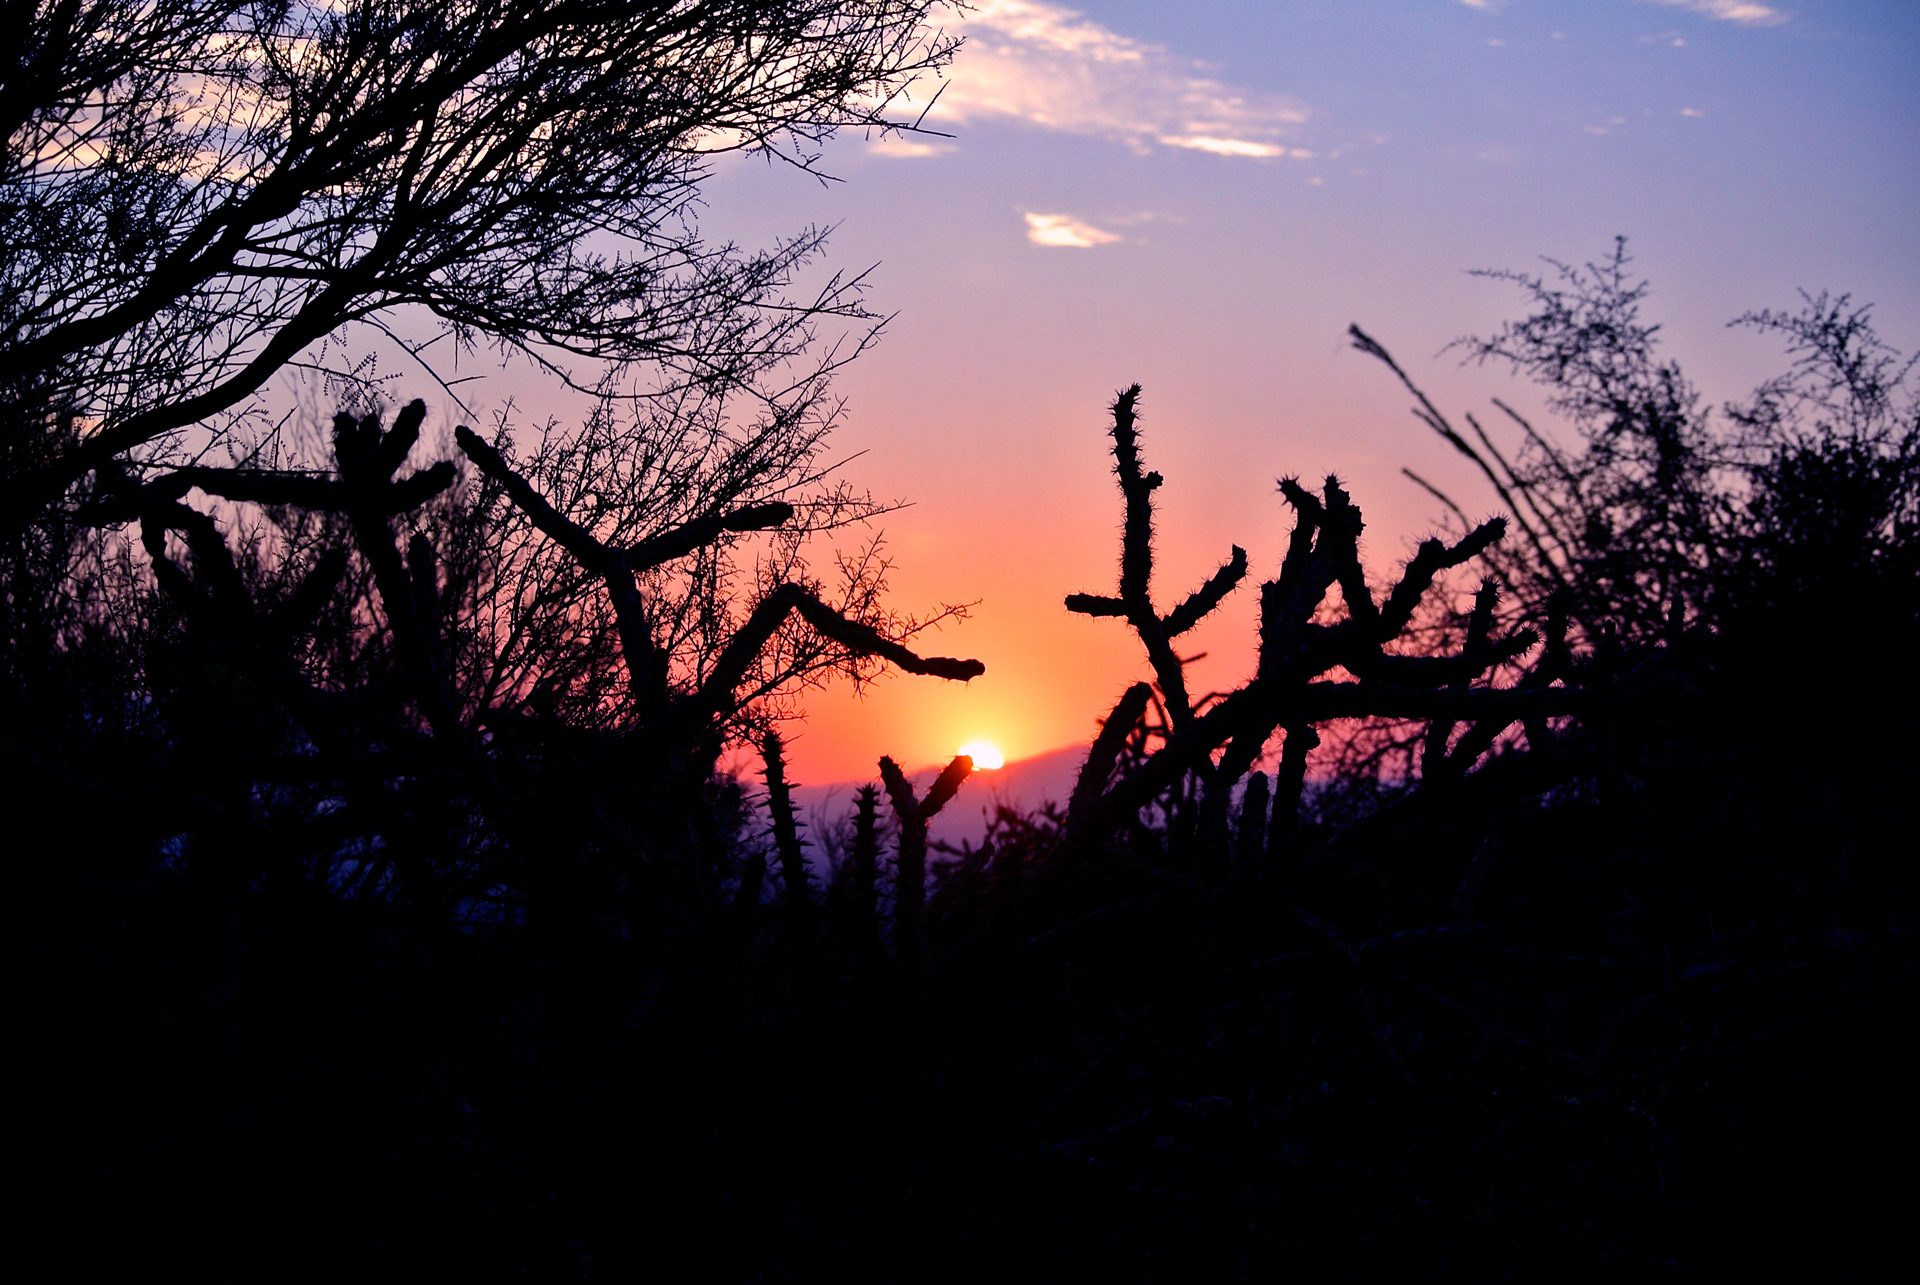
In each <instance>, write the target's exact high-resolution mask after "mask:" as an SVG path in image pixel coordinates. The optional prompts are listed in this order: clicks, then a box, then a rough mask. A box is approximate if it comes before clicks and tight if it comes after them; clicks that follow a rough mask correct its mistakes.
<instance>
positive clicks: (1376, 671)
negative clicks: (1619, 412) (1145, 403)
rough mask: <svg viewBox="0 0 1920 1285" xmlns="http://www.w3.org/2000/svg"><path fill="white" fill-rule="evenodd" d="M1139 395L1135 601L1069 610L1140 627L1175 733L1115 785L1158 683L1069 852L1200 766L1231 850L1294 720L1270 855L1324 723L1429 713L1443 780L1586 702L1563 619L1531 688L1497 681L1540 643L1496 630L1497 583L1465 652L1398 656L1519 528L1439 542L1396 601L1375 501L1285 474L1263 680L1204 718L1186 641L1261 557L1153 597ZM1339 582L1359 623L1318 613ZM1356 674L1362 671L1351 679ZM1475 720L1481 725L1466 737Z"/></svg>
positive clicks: (1129, 563) (1286, 833) (1097, 775)
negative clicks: (1190, 589)
mask: <svg viewBox="0 0 1920 1285" xmlns="http://www.w3.org/2000/svg"><path fill="white" fill-rule="evenodd" d="M1139 392H1140V389H1139V386H1138V385H1135V386H1134V387H1132V388H1129V389H1127V390H1126V391H1125V392H1123V393H1121V394H1120V395H1119V397H1118V398H1117V399H1116V400H1115V402H1114V405H1113V419H1114V426H1113V452H1114V459H1115V467H1116V472H1117V473H1118V475H1119V479H1120V490H1121V495H1122V497H1123V500H1124V503H1125V507H1126V517H1125V523H1124V527H1123V535H1122V538H1121V573H1120V592H1119V595H1118V596H1116V597H1101V596H1096V595H1091V594H1073V595H1070V596H1069V597H1068V598H1067V600H1066V606H1067V609H1068V610H1069V611H1074V612H1078V613H1080V614H1082V615H1089V616H1111V617H1118V618H1122V619H1124V620H1126V622H1127V623H1128V625H1130V626H1131V627H1132V628H1133V630H1134V632H1135V633H1136V634H1137V635H1138V636H1139V638H1140V642H1141V646H1142V647H1143V649H1144V650H1145V651H1146V654H1147V660H1148V663H1149V665H1150V666H1151V667H1152V669H1153V672H1154V677H1155V680H1156V682H1157V684H1158V688H1159V693H1160V696H1161V698H1162V701H1163V703H1164V706H1165V708H1166V712H1167V728H1166V730H1165V733H1164V736H1163V738H1162V740H1161V744H1160V747H1159V748H1158V749H1157V750H1155V751H1153V752H1152V753H1150V754H1147V755H1145V756H1144V757H1143V758H1142V759H1140V760H1139V761H1137V762H1136V763H1135V764H1134V765H1132V766H1131V767H1130V769H1129V770H1127V771H1124V772H1121V773H1119V774H1118V777H1119V779H1117V780H1115V779H1113V778H1114V777H1115V775H1116V773H1115V764H1116V763H1117V762H1118V761H1119V759H1120V754H1121V751H1122V749H1123V748H1124V747H1125V745H1126V743H1127V738H1128V736H1129V734H1130V733H1131V732H1132V730H1133V729H1134V728H1135V727H1136V725H1138V724H1139V722H1140V720H1141V718H1142V717H1143V715H1144V714H1145V711H1146V709H1147V706H1148V703H1149V701H1150V700H1151V698H1152V695H1153V691H1152V689H1150V688H1149V687H1148V685H1147V684H1145V683H1139V684H1135V685H1134V686H1133V687H1131V688H1129V689H1128V691H1127V692H1126V694H1125V695H1123V696H1122V697H1121V698H1120V701H1119V702H1118V703H1117V704H1116V705H1115V706H1114V709H1113V712H1112V713H1111V714H1110V715H1109V716H1108V719H1107V723H1106V725H1105V727H1104V728H1103V730H1102V731H1101V733H1100V736H1099V737H1098V738H1097V739H1096V740H1095V742H1094V745H1093V748H1092V750H1091V751H1090V752H1089V754H1088V756H1087V762H1086V765H1085V767H1084V768H1083V769H1082V771H1081V774H1080V779H1079V781H1078V783H1077V785H1076V787H1075V789H1074V793H1073V799H1072V803H1071V805H1070V806H1069V809H1068V823H1067V843H1066V845H1065V848H1064V850H1065V851H1069V852H1071V851H1074V850H1076V849H1081V848H1084V847H1085V845H1086V844H1087V843H1089V842H1092V841H1097V840H1099V839H1100V838H1102V837H1104V836H1105V835H1108V834H1110V833H1112V832H1113V831H1114V830H1115V829H1117V828H1119V827H1120V826H1122V825H1124V824H1126V821H1127V818H1129V817H1131V816H1134V815H1136V814H1138V812H1139V811H1140V810H1141V809H1142V808H1143V807H1146V806H1148V805H1150V804H1152V803H1153V802H1154V800H1156V799H1158V798H1161V797H1162V796H1163V795H1165V794H1166V793H1167V792H1168V791H1169V790H1172V789H1175V787H1177V786H1179V785H1180V784H1181V782H1183V781H1184V780H1186V779H1187V778H1188V777H1190V776H1197V777H1198V778H1199V779H1200V780H1201V782H1202V783H1203V784H1204V785H1205V786H1206V791H1205V798H1206V808H1207V818H1208V819H1209V823H1210V837H1211V838H1212V839H1213V841H1214V843H1215V844H1216V845H1217V846H1219V847H1221V848H1224V847H1225V845H1226V814H1227V792H1228V791H1229V790H1230V789H1231V787H1232V786H1233V784H1234V782H1235V781H1236V780H1237V779H1238V778H1239V777H1240V776H1241V775H1243V774H1245V773H1246V772H1247V771H1248V769H1249V768H1251V767H1252V765H1253V764H1254V763H1255V762H1256V761H1257V760H1258V758H1259V756H1260V754H1261V753H1262V751H1263V750H1264V748H1265V746H1266V745H1267V743H1268V742H1269V741H1270V740H1271V739H1272V737H1273V735H1274V734H1275V733H1276V732H1277V731H1279V730H1281V729H1283V728H1284V729H1285V730H1286V741H1285V745H1284V748H1283V750H1282V753H1281V762H1280V767H1279V771H1278V772H1277V774H1276V779H1275V781H1274V788H1273V794H1274V800H1273V820H1272V822H1271V824H1270V827H1269V829H1268V834H1267V839H1266V844H1265V847H1266V850H1267V851H1268V852H1269V854H1276V853H1277V854H1284V853H1286V852H1288V851H1289V849H1290V847H1291V845H1292V841H1293V834H1294V829H1295V826H1296V823H1297V817H1298V812H1299V805H1300V795H1301V790H1302V788H1303V785H1304V781H1305V776H1306V764H1307V755H1308V753H1309V751H1311V750H1312V749H1313V748H1314V747H1315V746H1316V745H1318V744H1319V741H1320V737H1319V734H1318V732H1316V731H1315V725H1316V724H1319V723H1324V722H1328V721H1331V720H1335V719H1341V718H1359V717H1372V716H1383V717H1395V718H1415V719H1425V720H1428V722H1429V730H1428V736H1427V753H1426V761H1425V762H1426V769H1427V775H1428V777H1429V779H1430V780H1432V781H1434V782H1436V783H1437V782H1440V781H1444V780H1447V779H1451V778H1453V777H1457V776H1460V775H1462V774H1464V773H1465V772H1466V771H1467V769H1468V768H1470V767H1471V766H1472V764H1473V763H1474V762H1475V761H1476V760H1477V759H1478V758H1479V757H1480V755H1481V754H1483V753H1485V752H1486V750H1487V749H1488V748H1489V747H1490V746H1491V745H1492V743H1493V740H1494V738H1495V737H1496V736H1498V734H1499V733H1500V731H1501V730H1503V729H1504V728H1506V727H1508V726H1511V725H1512V724H1513V723H1514V722H1515V721H1517V720H1533V721H1544V719H1546V718H1547V717H1549V716H1552V715H1556V714H1564V713H1569V712H1572V711H1573V710H1574V709H1576V708H1577V707H1578V705H1579V703H1580V695H1581V694H1580V693H1578V692H1576V691H1572V690H1568V689H1566V688H1554V687H1551V686H1550V685H1549V684H1550V683H1552V682H1553V681H1555V680H1556V679H1561V678H1564V677H1566V675H1567V666H1566V663H1565V662H1566V648H1565V639H1564V628H1563V626H1562V627H1556V629H1555V630H1554V631H1553V632H1554V637H1553V638H1551V639H1550V640H1549V647H1548V649H1547V658H1546V660H1545V661H1544V662H1543V664H1542V665H1541V666H1540V667H1538V668H1536V670H1535V671H1534V673H1533V674H1532V675H1530V676H1529V677H1528V679H1526V680H1524V681H1523V682H1522V683H1521V684H1520V685H1519V686H1518V687H1514V688H1507V689H1494V688H1491V687H1488V686H1485V685H1484V683H1485V679H1486V676H1487V675H1488V674H1489V672H1490V671H1492V670H1493V669H1494V668H1495V667H1496V666H1498V665H1501V664H1503V663H1507V662H1510V661H1513V660H1515V659H1517V658H1518V657H1520V656H1522V655H1524V654H1525V653H1526V652H1528V651H1529V650H1531V649H1532V648H1533V647H1534V646H1535V645H1536V643H1537V642H1538V637H1537V635H1536V634H1535V633H1534V631H1533V630H1531V629H1517V630H1514V631H1512V632H1509V633H1506V634H1504V635H1501V636H1499V637H1494V636H1493V629H1492V625H1493V608H1494V603H1495V598H1496V594H1495V589H1494V587H1493V585H1492V583H1491V582H1488V583H1487V584H1486V585H1484V586H1483V587H1482V590H1481V594H1480V597H1479V599H1478V601H1477V605H1476V608H1475V611H1474V613H1473V618H1472V623H1471V625H1470V627H1469V629H1468V631H1467V638H1466V641H1465V644H1464V646H1463V647H1462V648H1461V650H1460V651H1459V653H1458V654H1456V655H1451V656H1404V655H1397V654H1393V653H1390V652H1389V651H1388V650H1387V647H1388V645H1389V644H1392V643H1393V642H1395V641H1396V640H1398V639H1400V638H1401V636H1402V635H1403V634H1404V633H1405V632H1406V630H1407V628H1408V626H1409V625H1410V624H1411V622H1412V620H1413V618H1414V613H1415V611H1416V609H1417V608H1418V606H1419V604H1420V601H1421V599H1422V598H1423V597H1424V596H1425V594H1426V593H1427V591H1428V590H1429V589H1431V588H1432V586H1433V583H1434V579H1435V577H1436V576H1438V575H1439V574H1440V573H1441V572H1443V571H1446V570H1448V569H1450V568H1453V567H1457V566H1460V565H1461V564H1463V563H1465V562H1467V561H1468V560H1470V559H1472V558H1474V557H1476V556H1478V555H1480V554H1481V553H1483V552H1485V551H1486V550H1487V549H1489V548H1490V547H1492V546H1493V545H1494V543H1495V542H1496V541H1498V540H1500V539H1501V537H1502V536H1503V535H1504V534H1505V533H1506V529H1507V524H1506V522H1505V520H1504V519H1501V518H1494V519H1492V520H1491V521H1488V522H1484V523H1481V524H1480V525H1479V526H1478V527H1476V528H1474V529H1473V530H1472V531H1470V532H1469V533H1468V534H1467V535H1466V536H1465V537H1464V538H1462V539H1460V540H1458V541H1456V542H1454V543H1452V544H1447V543H1444V542H1442V541H1440V540H1427V541H1426V542H1425V543H1423V544H1422V545H1421V546H1420V548H1419V550H1418V551H1417V552H1416V553H1415V555H1414V557H1413V558H1412V559H1411V560H1410V561H1409V562H1408V564H1407V566H1406V567H1405V569H1404V570H1403V572H1402V573H1401V576H1400V579H1399V581H1398V582H1397V583H1396V584H1395V585H1394V586H1393V587H1392V588H1391V589H1390V590H1389V591H1388V593H1387V595H1386V597H1385V599H1384V600H1382V601H1376V599H1375V597H1374V595H1373V592H1372V590H1371V589H1370V588H1369V587H1368V585H1367V582H1366V576H1365V573H1364V572H1363V570H1362V569H1361V566H1360V559H1359V553H1358V541H1359V536H1360V532H1361V530H1362V528H1363V526H1364V523H1363V522H1362V519H1361V515H1360V510H1359V509H1358V508H1356V507H1355V506H1354V504H1353V502H1352V500H1351V499H1350V498H1349V497H1348V495H1347V493H1346V491H1345V490H1344V489H1343V488H1342V487H1341V485H1340V482H1339V480H1338V479H1336V478H1333V477H1329V478H1327V479H1326V482H1325V484H1324V486H1323V487H1322V488H1321V491H1320V493H1319V494H1318V495H1315V494H1314V493H1312V492H1310V491H1308V490H1307V489H1306V488H1304V487H1302V486H1301V485H1300V484H1299V483H1298V482H1297V481H1296V480H1294V479H1293V478H1282V479H1281V480H1280V483H1279V489H1280V494H1281V496H1282V497H1283V498H1284V499H1285V501H1286V503H1287V504H1288V505H1289V507H1291V508H1292V509H1293V511H1294V514H1295V519H1296V520H1295V523H1294V529H1293V534H1292V536H1291V538H1290V540H1289V541H1288V546H1287V552H1286V556H1285V558H1284V560H1283V562H1282V564H1281V568H1280V574H1279V575H1278V576H1277V577H1275V578H1274V579H1273V580H1271V581H1269V582H1267V583H1266V584H1264V585H1262V586H1261V589H1260V630H1259V639H1258V659H1257V665H1256V668H1255V672H1254V676H1253V677H1252V678H1251V679H1250V680H1248V681H1247V682H1246V683H1245V684H1244V685H1242V686H1241V687H1239V688H1237V689H1235V690H1234V691H1231V692H1228V693H1226V694H1224V695H1223V696H1220V697H1219V698H1218V699H1215V700H1213V701H1211V702H1209V703H1208V704H1207V705H1206V707H1205V709H1204V712H1202V711H1200V710H1196V709H1195V707H1194V706H1193V704H1192V703H1191V702H1190V700H1189V698H1188V695H1187V691H1186V684H1185V680H1184V677H1183V675H1182V674H1181V669H1180V660H1179V658H1178V657H1177V656H1176V655H1175V654H1174V652H1173V649H1172V645H1171V644H1172V640H1173V639H1174V638H1176V637H1178V636H1179V635H1180V634H1181V633H1183V632H1185V631H1186V630H1188V629H1191V628H1192V627H1193V626H1194V625H1195V624H1197V623H1198V622H1199V621H1200V620H1201V619H1202V618H1204V617H1205V616H1206V615H1207V614H1208V613H1210V612H1211V611H1213V610H1214V608H1215V607H1217V606H1218V605H1219V604H1220V602H1221V600H1222V599H1224V598H1225V597H1226V595H1227V594H1228V593H1230V592H1232V590H1233V589H1234V588H1235V587H1236V586H1237V585H1238V584H1239V582H1240V581H1241V579H1243V578H1244V576H1245V574H1246V565H1247V560H1246V552H1245V551H1244V550H1243V549H1241V548H1239V547H1238V546H1236V547H1235V548H1234V549H1233V553H1232V556H1231V557H1230V558H1229V559H1228V561H1227V562H1226V563H1225V564H1224V565H1223V566H1222V567H1221V568H1220V569H1219V571H1217V572H1216V573H1215V574H1214V575H1213V576H1212V577H1211V578H1210V579H1209V580H1208V581H1207V582H1206V583H1205V584H1204V585H1202V586H1201V587H1200V588H1199V589H1198V590H1196V591H1194V593H1192V594H1191V595H1189V596H1188V597H1187V599H1186V600H1185V601H1183V602H1182V603H1181V605H1180V606H1178V607H1176V608H1175V609H1174V610H1172V611H1171V612H1168V613H1167V614H1166V615H1164V616H1163V615H1160V614H1159V613H1158V612H1157V611H1156V610H1155V608H1154V606H1153V602H1152V597H1151V594H1150V592H1149V587H1150V582H1151V579H1152V574H1153V529H1152V507H1151V497H1152V492H1153V491H1154V489H1155V488H1157V487H1159V486H1160V485H1161V484H1162V478H1161V476H1160V475H1159V474H1158V473H1148V472H1143V470H1142V467H1141V464H1140V450H1139V431H1138V428H1137V425H1136V406H1137V402H1138V398H1139ZM1336 585H1337V586H1338V587H1339V589H1340V599H1341V601H1342V603H1343V604H1344V607H1345V611H1344V618H1343V619H1339V620H1336V621H1334V622H1332V623H1324V622H1323V620H1321V619H1316V615H1318V614H1320V609H1321V607H1322V604H1323V603H1325V602H1326V601H1327V599H1328V595H1329V592H1330V591H1331V590H1332V589H1333V588H1334V587H1335V586H1336ZM1341 670H1344V671H1345V674H1346V675H1350V677H1347V676H1335V675H1336V674H1337V671H1341ZM1476 683H1480V684H1481V685H1480V686H1475V684H1476ZM1461 725H1465V727H1466V731H1465V732H1463V733H1461V734H1460V735H1459V737H1458V739H1457V740H1455V739H1454V736H1455V731H1456V728H1457V727H1459V726H1461ZM1216 754H1217V755H1218V756H1219V757H1218V759H1217V760H1216V758H1215V755H1216ZM1255 797H1256V798H1257V797H1258V796H1257V795H1256V796H1255ZM1241 829H1242V833H1243V835H1250V834H1251V833H1252V827H1250V826H1249V824H1248V823H1247V822H1246V821H1245V820H1244V818H1243V823H1242V827H1241ZM1241 846H1242V848H1243V851H1244V850H1246V849H1248V848H1249V847H1250V846H1251V839H1250V838H1249V839H1243V842H1242V845H1241Z"/></svg>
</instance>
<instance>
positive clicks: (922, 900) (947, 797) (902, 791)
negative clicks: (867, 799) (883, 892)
mask: <svg viewBox="0 0 1920 1285" xmlns="http://www.w3.org/2000/svg"><path fill="white" fill-rule="evenodd" d="M972 774H973V760H972V759H971V758H969V757H968V756H967V755H965V754H956V755H954V756H953V760H952V761H951V762H949V763H948V764H947V766H946V767H945V768H943V769H942V770H941V772H940V775H939V776H938V777H937V778H935V780H934V782H933V784H932V785H931V786H929V787H928V789H927V794H926V797H925V798H923V799H916V798H914V796H913V782H911V781H909V780H907V774H906V773H905V772H902V771H901V770H900V765H899V764H898V763H895V762H894V761H893V760H892V759H891V758H889V757H887V756H885V755H882V756H881V759H880V780H881V782H882V784H884V785H885V786H886V789H887V798H888V799H889V800H891V801H892V803H893V814H894V817H895V818H896V821H897V823H898V825H899V850H898V854H899V855H898V864H897V865H896V866H895V869H894V892H893V907H894V909H893V937H894V949H895V951H896V952H897V953H898V955H899V958H900V963H901V964H902V966H904V967H906V968H908V969H914V968H917V967H919V965H920V964H921V963H922V962H923V961H924V958H925V955H926V949H927V940H926V906H927V822H929V821H931V820H932V819H933V818H934V817H935V816H936V815H938V814H939V812H940V809H941V808H944V807H946V806H947V804H948V803H950V802H951V801H952V800H953V796H954V795H955V794H957V793H959V791H960V786H961V785H962V784H963V783H964V782H965V781H966V779H967V778H968V777H969V776H971V775H972Z"/></svg>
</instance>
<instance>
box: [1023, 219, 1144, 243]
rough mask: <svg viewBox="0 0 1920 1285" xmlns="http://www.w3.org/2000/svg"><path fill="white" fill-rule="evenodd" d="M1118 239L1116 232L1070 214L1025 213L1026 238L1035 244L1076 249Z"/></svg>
mask: <svg viewBox="0 0 1920 1285" xmlns="http://www.w3.org/2000/svg"><path fill="white" fill-rule="evenodd" d="M1120 239H1121V237H1120V234H1119V233H1118V232H1109V231H1107V230H1106V229H1105V228H1097V227H1095V226H1093V224H1091V223H1082V222H1081V221H1080V220H1079V219H1076V218H1074V217H1073V216H1072V215H1070V214H1029V215H1027V240H1029V241H1031V242H1033V243H1034V244H1035V245H1049V246H1071V247H1073V248H1074V249H1078V250H1089V249H1092V248H1093V247H1094V246H1096V245H1110V244H1112V243H1113V242H1115V241H1118V240H1120Z"/></svg>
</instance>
